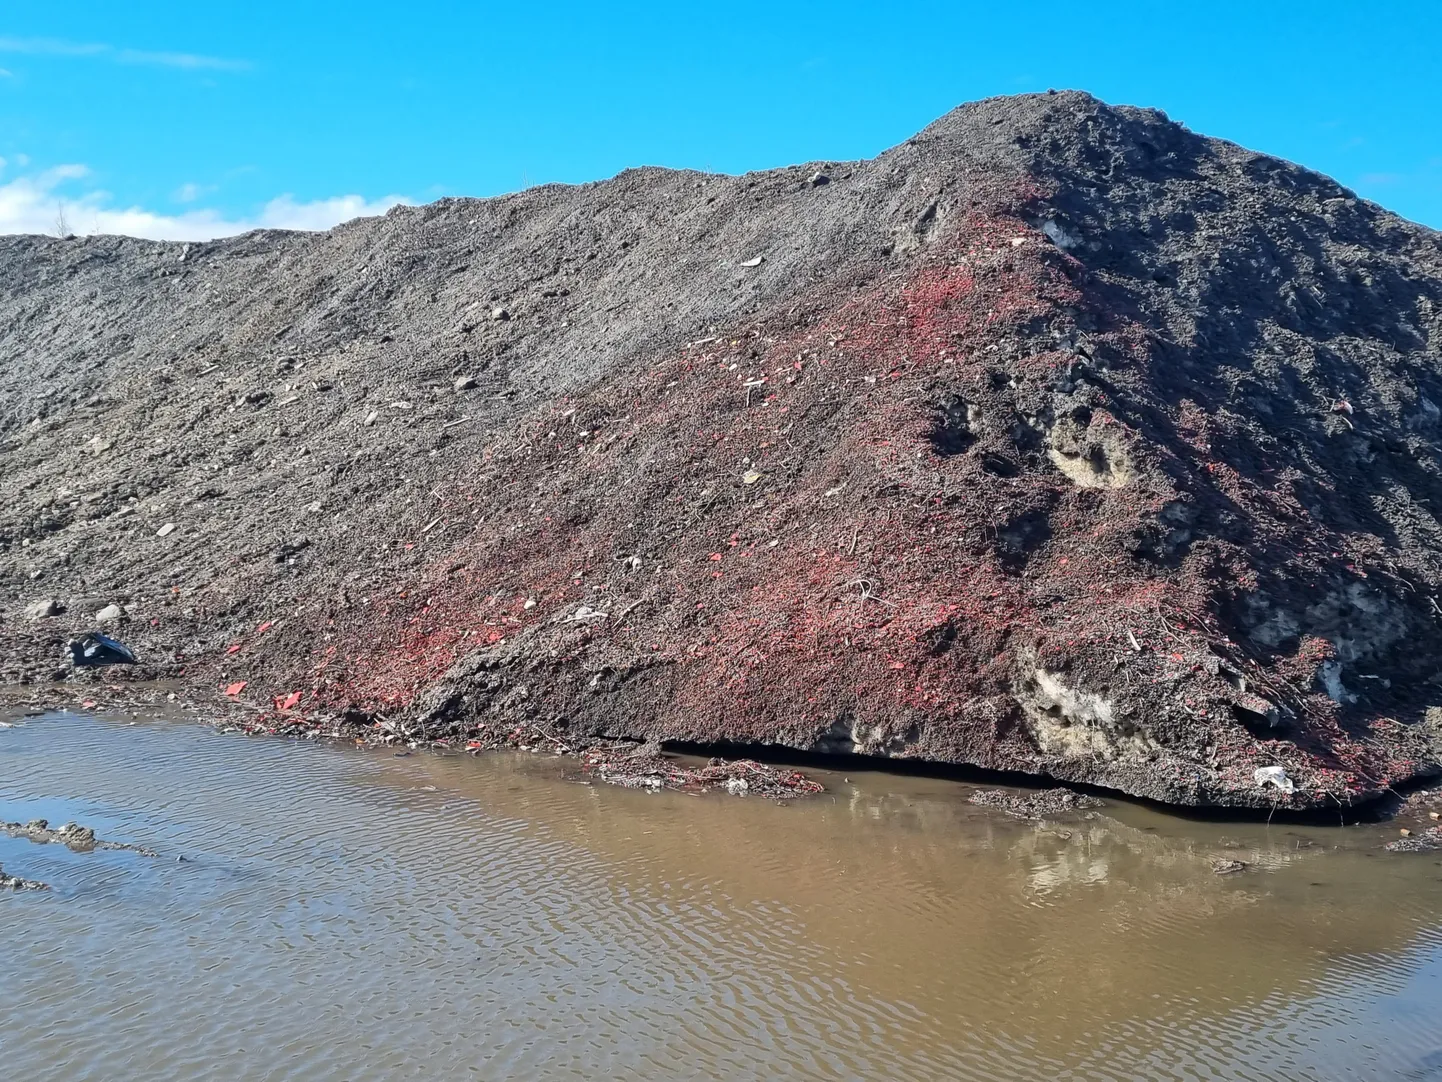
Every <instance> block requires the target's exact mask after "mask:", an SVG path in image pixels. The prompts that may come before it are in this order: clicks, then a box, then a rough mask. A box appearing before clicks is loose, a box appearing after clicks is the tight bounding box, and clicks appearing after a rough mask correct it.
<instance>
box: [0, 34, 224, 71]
mask: <svg viewBox="0 0 1442 1082" xmlns="http://www.w3.org/2000/svg"><path fill="white" fill-rule="evenodd" d="M0 53H23V54H27V55H30V56H69V57H78V58H94V59H99V60H110V61H113V62H115V63H117V64H149V65H154V66H157V67H163V68H181V69H184V70H188V71H245V70H246V69H248V68H249V67H250V62H249V61H246V60H227V59H225V58H224V57H219V56H202V55H200V54H198V53H170V52H151V51H147V50H144V49H122V48H118V47H116V46H114V45H105V44H101V43H99V42H82V41H66V40H65V39H63V38H11V37H3V36H0ZM5 74H7V75H8V74H9V72H6V73H5Z"/></svg>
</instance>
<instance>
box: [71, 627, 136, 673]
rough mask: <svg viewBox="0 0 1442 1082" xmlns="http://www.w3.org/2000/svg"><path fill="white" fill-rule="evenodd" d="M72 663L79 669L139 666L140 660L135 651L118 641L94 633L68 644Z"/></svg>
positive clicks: (96, 632)
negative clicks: (105, 666)
mask: <svg viewBox="0 0 1442 1082" xmlns="http://www.w3.org/2000/svg"><path fill="white" fill-rule="evenodd" d="M67 645H68V647H69V650H70V661H71V663H72V664H73V665H74V666H75V667H76V668H77V669H80V668H89V667H95V666H101V665H137V664H139V659H138V658H137V657H136V656H135V653H134V651H132V650H131V649H130V647H128V646H126V645H125V644H124V643H122V642H120V641H119V640H118V639H112V638H111V637H110V636H109V635H102V634H101V633H100V632H98V631H92V632H91V633H90V634H88V635H84V636H81V637H80V638H78V639H72V640H71V641H70V642H69V643H68V644H67Z"/></svg>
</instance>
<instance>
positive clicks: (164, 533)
mask: <svg viewBox="0 0 1442 1082" xmlns="http://www.w3.org/2000/svg"><path fill="white" fill-rule="evenodd" d="M174 532H175V523H173V522H167V523H166V524H165V525H164V526H162V527H160V529H158V530H156V531H155V536H156V537H169V536H170V535H171V534H173V533H174Z"/></svg>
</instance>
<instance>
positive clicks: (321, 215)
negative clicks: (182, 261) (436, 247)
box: [0, 165, 410, 240]
mask: <svg viewBox="0 0 1442 1082" xmlns="http://www.w3.org/2000/svg"><path fill="white" fill-rule="evenodd" d="M88 174H89V170H87V169H86V168H85V166H83V165H61V166H56V167H55V168H53V169H47V170H45V171H43V172H40V173H34V174H30V175H26V176H19V177H16V178H15V179H14V180H11V181H9V182H8V183H4V184H0V233H49V234H54V233H55V232H56V230H57V225H58V221H59V218H60V217H61V215H63V216H64V219H65V224H66V225H67V226H68V227H69V228H70V230H71V231H73V232H75V233H118V234H121V235H123V236H130V237H147V238H150V239H152V240H210V239H212V238H215V237H230V236H234V235H235V234H237V233H245V232H248V231H250V230H252V229H306V230H318V229H329V228H330V227H331V226H333V225H338V224H340V223H341V222H344V221H349V220H350V219H351V218H360V217H364V216H368V215H374V214H384V213H385V212H386V211H387V210H389V209H390V208H391V207H393V206H395V205H396V204H398V203H409V202H410V200H408V199H405V198H403V197H401V196H398V195H391V196H386V197H384V198H382V199H369V200H368V199H366V198H364V197H363V196H359V195H340V196H335V197H334V198H331V199H318V200H315V201H313V202H308V203H306V202H298V201H297V200H296V199H295V198H294V197H293V196H290V195H282V196H278V197H277V198H275V199H272V200H271V201H270V202H269V203H266V204H265V205H264V206H263V207H261V208H260V210H259V212H258V213H256V214H254V215H252V216H248V217H239V218H235V217H227V216H226V215H224V214H221V213H220V212H218V211H215V210H209V209H204V208H198V209H196V210H188V211H186V212H184V213H183V214H159V213H157V212H155V211H151V210H146V209H145V208H144V207H117V206H114V205H113V202H114V201H113V200H112V199H111V197H110V195H109V194H108V193H106V192H103V191H98V190H90V191H82V192H79V193H77V194H71V192H70V189H71V188H73V187H74V182H75V181H79V180H83V179H84V178H85V177H86V176H87V175H88ZM187 187H189V186H187ZM184 190H185V189H182V191H184Z"/></svg>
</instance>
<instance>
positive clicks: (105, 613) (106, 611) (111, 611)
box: [95, 605, 125, 624]
mask: <svg viewBox="0 0 1442 1082" xmlns="http://www.w3.org/2000/svg"><path fill="white" fill-rule="evenodd" d="M124 616H125V610H124V609H122V608H121V607H120V606H119V605H106V606H105V608H103V609H101V610H100V611H99V612H97V613H96V614H95V622H96V623H97V624H113V623H115V621H116V620H119V619H121V618H122V617H124Z"/></svg>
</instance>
